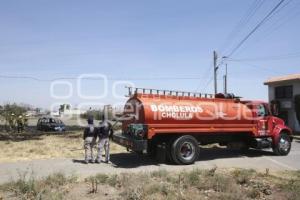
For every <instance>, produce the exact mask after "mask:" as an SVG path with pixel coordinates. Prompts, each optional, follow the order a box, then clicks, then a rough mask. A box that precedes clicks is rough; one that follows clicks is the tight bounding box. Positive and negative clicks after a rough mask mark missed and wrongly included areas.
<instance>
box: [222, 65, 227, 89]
mask: <svg viewBox="0 0 300 200" xmlns="http://www.w3.org/2000/svg"><path fill="white" fill-rule="evenodd" d="M223 81H224V83H223V84H224V94H227V63H226V67H225V75H224V76H223Z"/></svg>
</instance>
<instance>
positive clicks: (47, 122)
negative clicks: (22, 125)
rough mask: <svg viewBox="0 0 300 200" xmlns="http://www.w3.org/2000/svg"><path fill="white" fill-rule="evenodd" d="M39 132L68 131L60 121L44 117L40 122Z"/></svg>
mask: <svg viewBox="0 0 300 200" xmlns="http://www.w3.org/2000/svg"><path fill="white" fill-rule="evenodd" d="M37 130H39V131H57V132H62V131H65V130H66V126H65V124H64V123H63V122H62V121H61V120H60V119H55V118H52V117H42V118H40V119H39V120H38V123H37Z"/></svg>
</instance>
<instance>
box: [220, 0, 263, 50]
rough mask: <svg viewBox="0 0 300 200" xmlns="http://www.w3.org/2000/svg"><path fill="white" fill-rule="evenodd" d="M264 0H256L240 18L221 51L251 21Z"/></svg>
mask: <svg viewBox="0 0 300 200" xmlns="http://www.w3.org/2000/svg"><path fill="white" fill-rule="evenodd" d="M264 2H265V0H256V1H254V2H253V3H252V4H251V5H250V7H249V9H248V10H247V11H246V13H245V15H244V16H243V17H242V18H241V19H240V20H239V22H238V23H237V24H236V26H235V27H234V28H233V30H232V31H231V32H230V33H229V35H228V37H227V40H226V42H225V43H224V45H223V46H222V48H221V50H220V51H221V52H223V50H224V48H225V47H226V46H228V45H229V44H231V43H232V42H231V40H232V39H233V38H234V37H235V36H237V35H238V34H239V33H240V32H241V31H242V29H243V28H244V27H245V26H246V24H247V23H249V21H250V20H251V19H252V17H253V16H254V15H255V14H256V12H257V11H258V10H259V8H260V7H261V6H262V5H263V4H264Z"/></svg>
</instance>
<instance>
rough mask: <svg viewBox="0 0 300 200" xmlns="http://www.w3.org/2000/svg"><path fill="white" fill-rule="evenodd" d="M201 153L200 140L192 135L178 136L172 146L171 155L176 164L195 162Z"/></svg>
mask: <svg viewBox="0 0 300 200" xmlns="http://www.w3.org/2000/svg"><path fill="white" fill-rule="evenodd" d="M198 155H199V145H198V141H197V140H196V139H195V138H194V137H193V136H190V135H184V136H181V137H179V138H177V139H176V140H175V141H174V142H173V144H172V146H171V157H172V159H173V161H174V162H175V163H176V164H184V165H190V164H193V163H194V162H195V161H196V159H197V158H198Z"/></svg>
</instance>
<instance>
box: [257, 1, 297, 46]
mask: <svg viewBox="0 0 300 200" xmlns="http://www.w3.org/2000/svg"><path fill="white" fill-rule="evenodd" d="M290 2H291V1H289V2H288V3H290ZM288 3H286V4H285V5H287V4H288ZM299 5H300V4H297V5H294V6H293V8H292V9H291V10H289V11H288V14H287V15H285V16H283V17H280V18H279V19H278V20H276V21H275V22H274V23H273V24H271V25H270V26H269V27H268V28H267V30H266V34H264V35H263V36H262V37H261V38H260V39H258V40H256V41H254V42H259V41H262V40H263V39H264V38H267V37H268V36H270V35H271V34H272V33H274V32H275V31H276V30H278V29H279V28H281V27H282V26H284V25H285V24H287V23H288V22H291V21H292V20H294V19H296V18H295V17H296V16H297V15H299V14H300V11H299ZM294 11H296V12H294Z"/></svg>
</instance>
